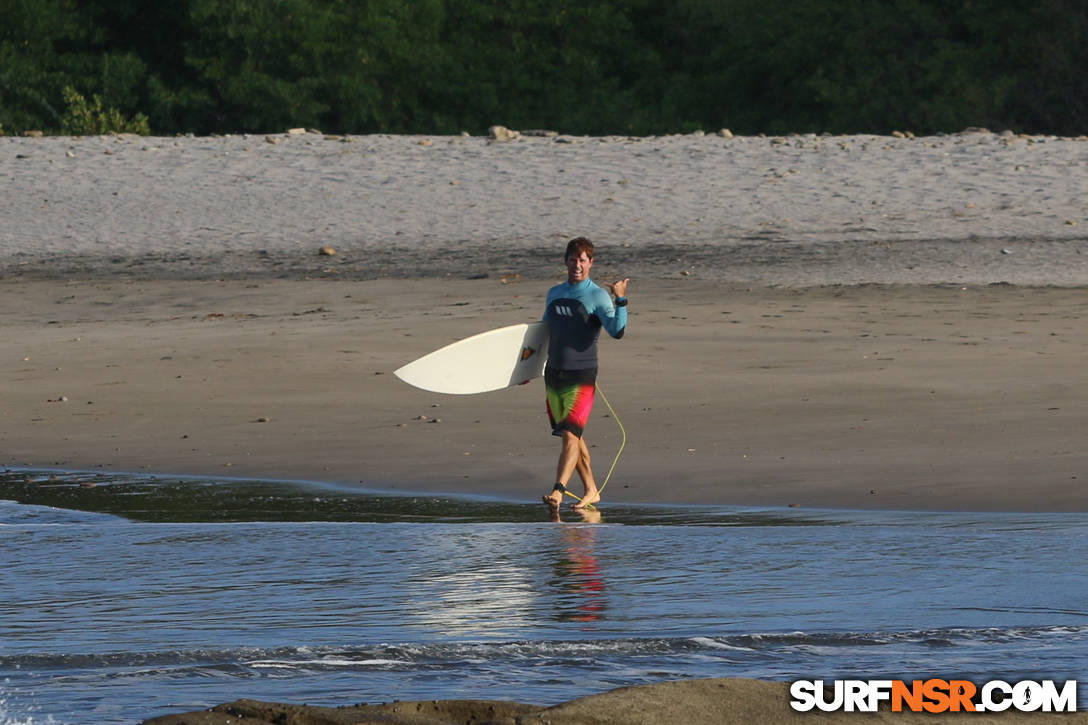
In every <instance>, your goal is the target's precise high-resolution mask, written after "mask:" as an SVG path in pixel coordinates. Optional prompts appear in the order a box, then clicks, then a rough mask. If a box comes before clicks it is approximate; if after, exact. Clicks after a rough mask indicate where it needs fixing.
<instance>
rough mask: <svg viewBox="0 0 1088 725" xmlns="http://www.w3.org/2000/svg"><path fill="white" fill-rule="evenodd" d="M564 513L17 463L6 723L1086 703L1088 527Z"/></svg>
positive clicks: (4, 667)
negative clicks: (1016, 697)
mask: <svg viewBox="0 0 1088 725" xmlns="http://www.w3.org/2000/svg"><path fill="white" fill-rule="evenodd" d="M91 484H94V486H93V487H92V486H91ZM542 508H543V507H541V506H540V505H539V504H522V503H518V502H506V501H494V500H481V499H470V498H442V497H435V496H388V495H376V494H373V493H368V492H360V491H357V490H353V489H344V488H337V487H332V486H327V485H321V484H310V483H289V482H267V481H243V480H206V479H183V478H152V477H140V476H130V475H106V476H103V475H98V476H93V475H81V474H61V475H57V476H56V477H51V476H50V474H48V473H35V472H24V471H16V472H10V473H8V474H0V538H2V540H3V562H2V563H3V566H2V567H0V591H2V592H3V596H2V598H0V632H2V633H3V634H2V639H0V723H2V724H3V725H14V724H16V723H20V724H24V723H131V722H137V721H139V720H141V719H143V718H147V717H152V716H155V715H160V714H165V713H169V712H180V711H188V710H195V709H200V708H204V707H207V706H210V705H213V704H218V703H220V702H226V701H230V700H233V699H235V698H238V697H251V698H257V699H264V700H276V701H290V702H307V703H310V704H324V705H342V704H354V703H358V702H381V701H388V700H392V699H402V700H410V699H441V698H454V697H457V698H495V699H513V700H518V701H522V702H533V703H538V704H545V705H546V704H552V703H555V702H560V701H563V700H567V699H570V698H573V697H577V696H580V695H585V694H590V693H595V692H601V691H604V690H607V689H611V688H613V687H617V686H622V685H632V684H644V683H650V682H658V681H663V680H671V679H679V678H693V677H758V678H764V679H777V680H792V679H797V678H824V679H827V678H833V677H845V676H851V677H864V678H870V677H889V678H904V679H914V678H918V677H926V676H941V677H952V676H955V677H964V678H967V679H972V680H975V681H982V680H987V679H993V678H998V677H1000V678H1002V679H1006V680H1018V679H1044V678H1057V679H1078V680H1080V681H1081V688H1082V689H1081V692H1080V698H1079V700H1080V703H1081V707H1084V703H1086V702H1088V696H1086V693H1085V689H1084V688H1085V685H1086V684H1088V584H1086V583H1085V579H1084V577H1083V562H1084V561H1085V560H1086V558H1088V523H1086V522H1085V521H1084V520H1083V516H1080V515H1062V514H944V513H881V512H875V513H874V512H843V511H804V510H796V509H738V508H728V507H684V506H674V507H660V506H622V507H621V506H616V507H612V506H608V507H606V508H605V509H604V510H603V512H602V513H601V519H600V521H590V522H587V521H583V520H582V519H581V518H580V517H577V516H575V517H573V518H572V519H571V520H569V521H566V522H564V523H562V524H560V525H556V524H554V523H551V522H548V521H546V520H545V519H546V516H544V515H543V512H542Z"/></svg>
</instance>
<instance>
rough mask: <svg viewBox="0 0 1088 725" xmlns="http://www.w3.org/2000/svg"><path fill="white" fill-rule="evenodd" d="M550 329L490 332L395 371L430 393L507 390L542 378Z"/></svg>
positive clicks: (527, 327) (543, 326)
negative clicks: (512, 386)
mask: <svg viewBox="0 0 1088 725" xmlns="http://www.w3.org/2000/svg"><path fill="white" fill-rule="evenodd" d="M547 360H548V325H547V323H544V322H532V323H529V324H521V325H510V326H509V327H500V328H498V329H497V330H488V331H487V332H481V333H480V334H478V335H473V336H472V337H466V338H465V339H464V340H458V341H457V342H454V343H451V344H449V345H446V346H445V347H443V348H440V349H438V350H435V351H434V352H432V353H429V354H427V355H424V356H423V357H421V358H419V359H418V360H415V361H413V362H410V363H408V364H407V365H405V366H404V367H401V368H398V369H397V370H394V371H393V374H394V375H396V376H397V377H398V378H400V379H401V380H403V381H404V382H406V383H408V384H409V385H414V386H415V387H417V388H422V389H423V390H430V391H431V392H433V393H452V394H454V395H469V394H471V393H486V392H488V391H489V390H499V389H500V388H508V387H510V386H511V385H518V384H519V383H524V382H527V381H529V380H532V379H533V378H536V377H539V376H540V375H543V374H544V363H546V362H547Z"/></svg>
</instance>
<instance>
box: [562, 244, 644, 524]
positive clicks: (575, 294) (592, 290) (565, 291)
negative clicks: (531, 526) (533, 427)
mask: <svg viewBox="0 0 1088 725" xmlns="http://www.w3.org/2000/svg"><path fill="white" fill-rule="evenodd" d="M564 262H565V263H566V266H567V281H566V282H564V283H562V284H558V285H556V286H555V287H552V288H551V289H550V290H548V298H547V303H546V306H545V309H544V321H545V322H547V323H548V331H549V335H550V337H549V340H548V365H547V367H546V368H545V369H544V389H545V392H546V395H547V403H548V418H549V420H550V421H551V424H552V435H556V436H559V437H560V438H562V439H563V444H562V448H561V449H560V452H559V464H558V467H557V471H556V483H555V486H554V487H553V488H552V492H551V493H550V494H548V495H547V496H544V497H543V498H544V503H546V504H547V505H548V508H549V509H550V510H551V512H552V513H553V514H555V513H558V511H559V506H560V504H562V503H563V493H564V492H565V491H566V489H567V483H568V482H569V481H570V478H571V476H573V475H574V472H575V471H578V476H579V477H580V478H581V479H582V483H583V484H584V485H585V495H584V496H582V499H581V500H580V501H579V502H578V503H576V504H575V505H574V509H575V510H576V511H581V510H584V509H585V508H586V507H587V506H589V505H591V504H594V503H597V502H598V501H600V500H601V495H600V493H599V492H598V491H597V484H596V482H595V481H594V480H593V470H592V469H591V468H590V460H589V448H588V447H587V446H586V442H585V440H584V439H583V438H582V431H583V430H584V429H585V425H586V421H587V420H588V419H589V412H590V410H591V409H592V408H593V399H594V396H595V393H596V384H597V338H598V336H599V335H600V334H601V328H602V327H603V328H604V329H605V330H607V331H608V334H609V335H611V336H612V337H614V338H616V339H619V338H621V337H623V333H624V331H625V330H626V329H627V282H628V280H626V279H622V280H619V281H618V282H614V283H612V284H606V285H605V286H606V287H608V289H609V291H610V292H612V294H614V295H615V296H616V300H615V303H614V304H613V301H612V297H611V295H609V294H608V292H605V291H604V290H603V289H601V288H600V287H598V286H597V285H596V284H594V282H593V280H591V279H590V278H589V270H590V269H592V267H593V243H592V242H590V241H589V240H588V239H586V238H585V237H578V238H577V239H572V240H571V241H570V242H569V243H568V244H567V251H566V255H565V256H564Z"/></svg>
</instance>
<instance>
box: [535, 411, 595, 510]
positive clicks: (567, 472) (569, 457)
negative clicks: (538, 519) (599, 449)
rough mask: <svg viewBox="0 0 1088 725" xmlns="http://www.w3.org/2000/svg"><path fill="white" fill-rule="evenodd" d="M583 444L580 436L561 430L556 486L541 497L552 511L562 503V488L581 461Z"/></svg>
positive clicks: (557, 508)
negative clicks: (561, 440)
mask: <svg viewBox="0 0 1088 725" xmlns="http://www.w3.org/2000/svg"><path fill="white" fill-rule="evenodd" d="M584 445H585V444H584V443H582V439H581V438H579V437H578V436H576V435H574V434H573V433H571V432H570V431H569V430H565V431H563V448H562V449H561V450H560V451H559V464H558V466H557V467H556V471H555V481H556V488H555V489H553V490H552V492H551V493H550V494H548V495H547V496H544V497H543V499H544V503H546V504H547V505H548V508H549V509H551V510H552V511H553V512H554V511H558V510H559V506H560V505H561V504H562V503H563V489H564V488H566V485H567V483H568V482H569V481H570V477H571V476H573V475H574V471H575V470H576V469H577V468H578V464H579V463H580V462H581V459H582V447H583V446H584ZM583 480H584V479H583ZM560 486H562V488H560Z"/></svg>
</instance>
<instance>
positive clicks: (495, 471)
mask: <svg viewBox="0 0 1088 725" xmlns="http://www.w3.org/2000/svg"><path fill="white" fill-rule="evenodd" d="M0 183H2V184H3V188H4V190H5V193H4V194H2V195H0V219H2V220H3V224H2V225H0V312H2V314H0V326H2V327H0V353H2V355H0V360H2V371H3V372H2V375H0V398H2V401H3V402H2V405H0V441H2V443H0V466H7V467H20V468H37V469H66V470H67V469H70V470H107V471H110V470H113V471H147V472H160V473H174V474H198V475H211V476H236V477H264V478H280V479H311V480H313V479H316V480H325V481H335V482H344V483H349V484H353V485H360V486H363V487H366V488H372V489H378V490H396V491H441V492H446V493H453V494H486V495H493V496H500V497H504V498H511V499H516V500H526V501H529V500H536V499H537V497H538V496H539V495H540V494H541V493H543V492H544V491H545V490H546V489H548V488H550V485H551V482H552V474H553V472H554V470H553V469H554V462H555V453H556V452H555V450H554V449H555V445H554V441H553V439H552V438H551V436H550V435H549V434H548V433H549V431H548V429H547V424H546V416H545V413H544V409H543V402H542V393H541V390H540V388H539V386H538V385H528V386H524V387H520V388H514V389H511V390H507V391H500V392H497V393H492V394H487V395H481V396H471V397H449V396H438V395H434V394H430V393H425V392H422V391H419V390H415V389H411V388H408V387H407V386H405V385H404V384H402V383H400V382H399V381H398V380H397V379H396V378H394V377H393V375H392V371H393V370H394V369H396V368H397V367H398V366H400V365H401V364H403V363H405V362H407V361H410V360H412V359H414V358H415V357H418V356H419V355H421V354H423V353H425V352H428V351H430V350H432V349H434V348H436V347H439V346H441V345H443V344H446V343H448V342H450V341H452V340H455V339H458V338H461V337H464V336H467V335H470V334H472V333H475V332H479V331H482V330H485V329H489V328H492V327H497V326H500V325H504V324H511V323H514V322H521V321H530V320H533V319H537V318H538V317H539V315H540V313H541V311H542V304H543V302H542V301H543V296H544V293H545V292H546V290H547V287H548V286H549V285H550V284H552V283H553V282H554V281H556V280H557V279H559V278H561V275H562V267H561V254H562V249H563V244H564V242H565V241H566V239H568V238H570V237H572V236H576V235H586V236H588V237H590V238H592V239H594V241H595V242H596V243H597V244H598V261H597V265H596V268H595V270H594V276H595V278H596V279H598V280H606V279H610V278H613V277H616V276H620V275H622V276H630V277H631V278H632V281H631V287H630V298H631V306H630V315H631V318H630V325H629V331H628V335H627V336H626V338H625V339H624V340H622V341H621V342H618V343H617V342H615V341H610V340H609V341H604V342H602V346H601V349H602V377H601V385H602V387H603V388H604V389H605V391H606V393H607V395H608V398H609V400H610V401H611V402H612V404H613V405H614V406H615V408H616V412H617V414H618V415H619V416H620V417H621V419H622V421H623V423H624V424H625V426H626V428H627V431H628V441H627V447H626V449H625V452H624V454H623V457H622V458H621V460H620V463H619V466H618V468H617V471H616V474H615V477H614V479H613V481H612V482H611V483H610V485H609V487H608V489H607V491H606V495H605V505H607V502H608V501H617V502H619V501H624V502H636V501H637V502H674V503H722V504H753V505H773V506H790V505H792V506H801V507H846V508H874V509H929V510H943V509H961V510H1007V511H1085V510H1088V495H1086V494H1085V488H1084V487H1085V484H1086V483H1088V451H1086V450H1085V446H1084V433H1083V432H1084V430H1085V429H1088V372H1086V370H1088V366H1086V365H1085V361H1086V360H1088V325H1085V319H1086V317H1088V295H1086V294H1085V287H1086V286H1088V233H1086V231H1085V230H1086V229H1088V204H1086V203H1085V201H1084V199H1085V198H1086V191H1088V142H1086V141H1085V140H1084V139H1059V138H1053V137H1022V136H1017V135H1013V134H1006V135H999V134H992V133H988V132H972V133H964V134H959V135H954V136H942V137H927V138H917V139H914V138H898V137H878V136H852V137H820V136H814V135H808V136H792V137H784V138H726V137H722V136H719V135H705V136H704V135H692V136H671V137H662V138H653V139H628V138H621V137H617V138H571V137H563V136H559V137H522V138H521V139H519V140H517V141H514V142H511V143H493V142H490V141H488V140H487V139H485V138H480V137H473V138H469V137H453V138H450V137H427V138H424V137H387V136H382V137H348V138H341V137H327V136H323V135H320V134H316V133H309V134H301V135H288V134H276V135H271V136H234V137H224V138H177V139H175V138H136V137H100V138H42V139H15V138H0ZM321 247H331V248H334V249H335V250H336V253H335V254H334V255H332V256H329V255H322V254H319V253H318V250H319V249H320V248H321ZM587 437H588V440H589V441H590V442H591V443H592V444H593V445H594V446H595V447H594V448H593V452H594V455H595V456H596V458H595V463H596V466H597V467H598V468H601V467H606V466H607V463H608V462H610V460H611V457H612V456H613V454H614V452H615V451H616V448H617V446H618V444H619V433H618V430H617V428H616V426H615V425H614V422H613V421H612V420H610V419H609V417H608V415H607V413H606V411H605V410H604V408H603V406H601V405H598V406H597V409H596V411H595V414H594V417H593V419H592V420H591V423H590V427H589V429H588V431H587ZM711 686H712V685H709V684H708V685H705V686H704V685H699V686H698V687H711ZM691 687H696V686H695V685H692V686H691ZM730 687H733V688H734V689H737V690H738V692H737V693H734V694H732V695H731V696H730V697H731V698H733V699H732V700H731V701H733V702H741V701H743V700H744V697H749V698H752V697H755V698H757V699H759V698H762V699H760V701H761V702H765V701H766V698H764V697H763V696H762V695H760V694H759V693H760V692H762V690H760V688H761V687H778V685H763V684H761V683H751V684H746V683H739V684H734V685H730ZM744 693H748V694H747V695H745V694H744ZM712 695H713V698H712V699H714V701H715V702H718V703H720V702H721V695H720V694H719V693H717V692H716V691H715V692H714V693H712ZM627 696H628V697H634V698H635V699H634V700H633V701H634V702H638V703H642V704H643V705H645V706H646V707H649V705H648V704H647V703H652V702H661V698H662V695H661V694H660V693H657V692H656V691H655V692H653V693H651V694H649V695H646V696H645V697H647V698H649V699H638V698H639V697H642V695H631V694H630V693H629V694H628V695H627ZM669 697H670V698H671V697H672V695H670V696H669ZM683 697H684V698H689V697H690V698H692V700H691V702H695V703H698V702H702V703H704V704H705V703H706V702H708V700H707V699H706V698H709V697H711V695H708V694H707V693H706V692H704V691H700V693H695V694H693V693H689V692H687V691H685V692H684V694H683ZM700 698H703V699H700ZM666 699H668V698H666ZM779 704H781V703H779ZM675 706H676V701H675V700H672V701H671V703H670V705H669V707H668V708H666V710H667V712H668V713H674V712H675V709H674V708H675ZM693 706H694V705H693ZM708 706H709V705H708ZM610 707H613V709H612V710H609V711H610V712H611V711H615V712H619V711H618V710H614V706H610ZM715 707H717V708H718V709H716V710H713V712H714V713H716V714H715V715H714V717H715V719H714V721H715V722H733V721H736V722H741V721H751V720H748V716H747V715H745V716H743V717H741V719H736V718H734V719H732V720H730V719H729V717H728V716H727V710H728V708H726V709H724V710H723V709H721V708H722V706H721V705H720V704H719V705H716V706H715ZM745 707H747V705H745ZM663 712H665V711H663ZM476 714H478V713H476ZM787 715H788V713H785V712H779V713H777V714H775V713H772V712H770V711H763V710H761V711H760V713H759V717H760V718H762V720H761V721H778V720H782V721H787V720H788V719H789V718H788V717H787ZM512 716H513V715H509V717H512ZM718 716H720V717H721V719H718ZM223 717H227V716H226V715H224V716H223ZM375 717H376V718H377V716H375ZM381 717H386V718H388V717H390V715H389V713H386V714H384V715H382V716H381ZM509 717H508V721H512V720H510V719H509ZM666 717H669V719H670V720H676V717H675V716H671V717H670V716H668V715H667V714H662V713H658V714H657V715H654V716H650V715H647V717H646V718H645V719H641V720H639V721H641V722H665V719H666ZM1078 717H1081V715H1078ZM809 719H811V718H809ZM896 719H897V720H898V719H900V718H898V717H897V718H896ZM1060 719H1061V718H1059V720H1060ZM551 720H552V722H556V723H559V722H570V723H575V722H578V723H581V722H613V721H615V722H619V721H620V720H614V719H598V718H596V717H590V716H588V715H584V714H579V715H577V716H573V715H572V716H571V717H570V718H568V719H562V718H561V717H559V716H558V713H556V717H552V718H551ZM680 720H681V721H683V718H680ZM975 720H977V721H978V722H983V720H981V719H978V718H975ZM317 721H319V720H306V722H317ZM321 721H322V722H324V720H321ZM329 721H330V722H334V721H335V722H340V720H329ZM365 721H367V722H370V721H374V722H378V721H381V722H387V721H388V722H415V721H416V720H412V719H410V718H407V717H404V718H401V719H396V718H394V719H392V720H389V719H374V720H365ZM533 721H534V722H535V721H536V720H533ZM623 721H625V722H631V720H623ZM690 721H692V722H695V721H696V720H690ZM705 721H710V720H705ZM1002 721H1004V722H1009V721H1011V720H1010V719H1009V718H1002ZM171 722H178V723H181V722H209V723H211V722H226V720H225V719H223V718H219V719H215V717H213V716H212V715H211V714H206V715H201V716H193V717H190V718H189V719H185V718H184V717H182V719H177V720H172V721H171ZM299 722H301V720H300V721H299ZM352 722H355V720H352ZM421 722H422V721H421ZM427 722H430V720H428V721H427Z"/></svg>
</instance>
